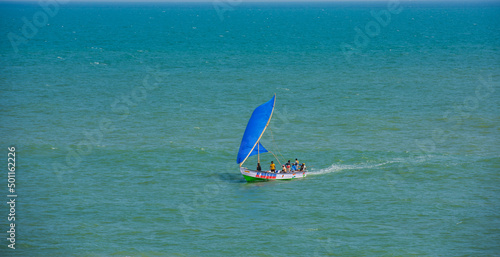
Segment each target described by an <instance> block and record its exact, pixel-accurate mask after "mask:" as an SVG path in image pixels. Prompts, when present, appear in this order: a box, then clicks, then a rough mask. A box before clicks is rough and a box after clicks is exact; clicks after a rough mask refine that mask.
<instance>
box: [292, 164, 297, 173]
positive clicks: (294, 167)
mask: <svg viewBox="0 0 500 257" xmlns="http://www.w3.org/2000/svg"><path fill="white" fill-rule="evenodd" d="M292 171H297V165H295V163H293V164H292Z"/></svg>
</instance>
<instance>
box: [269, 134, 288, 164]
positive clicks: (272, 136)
mask: <svg viewBox="0 0 500 257" xmlns="http://www.w3.org/2000/svg"><path fill="white" fill-rule="evenodd" d="M269 131H271V138H272V140H273V145H274V147H275V148H276V150H278V153H279V154H280V156H281V158H283V160H285V157H283V155H282V154H281V152H280V149H279V148H278V145H276V142H275V141H274V134H273V130H272V129H271V127H269ZM273 155H274V154H273ZM275 158H276V159H278V158H277V157H276V156H275ZM278 162H279V160H278ZM280 165H281V162H280Z"/></svg>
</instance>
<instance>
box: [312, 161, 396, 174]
mask: <svg viewBox="0 0 500 257" xmlns="http://www.w3.org/2000/svg"><path fill="white" fill-rule="evenodd" d="M395 162H399V161H387V162H383V163H373V162H369V163H360V164H336V163H334V164H332V165H331V166H330V167H328V168H324V169H319V170H316V169H314V168H313V169H311V170H310V171H309V172H308V173H307V175H308V176H312V175H322V174H328V173H333V172H339V171H344V170H360V169H372V168H375V167H380V166H384V165H387V164H390V163H395Z"/></svg>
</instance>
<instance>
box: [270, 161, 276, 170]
mask: <svg viewBox="0 0 500 257" xmlns="http://www.w3.org/2000/svg"><path fill="white" fill-rule="evenodd" d="M269 169H271V172H275V171H276V165H275V164H274V162H273V161H271V165H269Z"/></svg>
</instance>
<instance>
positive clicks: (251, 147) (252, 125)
mask: <svg viewBox="0 0 500 257" xmlns="http://www.w3.org/2000/svg"><path fill="white" fill-rule="evenodd" d="M275 104H276V94H274V96H273V98H271V100H269V101H268V102H266V103H264V104H262V105H260V106H259V107H257V108H255V110H254V111H253V113H252V116H251V117H250V120H249V121H248V124H247V127H246V129H245V133H244V134H243V138H242V139H241V144H240V149H239V151H238V157H237V158H236V162H237V163H238V164H239V165H240V172H241V174H242V175H243V177H244V178H245V180H246V181H248V182H252V181H269V180H290V179H296V178H304V177H306V175H307V171H297V172H293V171H292V172H287V173H275V172H270V171H257V170H251V169H248V168H245V167H243V164H244V163H245V161H246V160H247V159H248V157H250V156H253V155H257V160H258V162H259V163H260V154H261V153H267V152H270V151H268V150H267V149H266V148H264V146H263V145H262V144H261V143H260V140H261V138H262V136H263V135H264V132H266V129H267V127H268V126H269V122H271V118H272V116H273V112H274V106H275ZM270 153H272V152H270ZM272 154H273V155H274V157H275V158H276V160H277V161H278V163H279V164H280V166H278V165H277V164H276V168H277V171H280V170H281V162H280V161H279V159H278V158H277V157H276V155H275V154H274V153H272Z"/></svg>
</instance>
